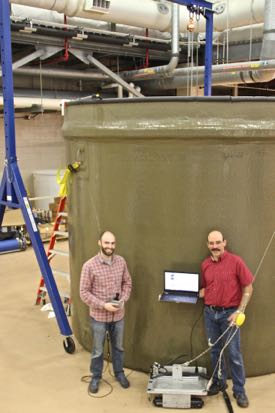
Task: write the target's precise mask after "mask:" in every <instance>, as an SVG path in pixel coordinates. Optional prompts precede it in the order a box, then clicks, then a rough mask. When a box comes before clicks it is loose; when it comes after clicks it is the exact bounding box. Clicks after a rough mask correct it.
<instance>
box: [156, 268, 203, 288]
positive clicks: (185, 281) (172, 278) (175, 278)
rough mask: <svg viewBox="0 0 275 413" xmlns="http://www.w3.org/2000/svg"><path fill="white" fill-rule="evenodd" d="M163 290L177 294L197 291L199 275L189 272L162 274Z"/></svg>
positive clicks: (166, 272)
mask: <svg viewBox="0 0 275 413" xmlns="http://www.w3.org/2000/svg"><path fill="white" fill-rule="evenodd" d="M164 289H165V290H170V291H179V292H181V291H182V292H194V293H197V292H198V291H199V274H197V273H190V272H177V271H176V272H175V271H165V272H164Z"/></svg>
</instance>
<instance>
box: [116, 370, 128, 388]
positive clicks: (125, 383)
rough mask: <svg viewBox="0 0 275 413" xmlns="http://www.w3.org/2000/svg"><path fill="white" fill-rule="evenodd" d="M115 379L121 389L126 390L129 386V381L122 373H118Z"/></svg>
mask: <svg viewBox="0 0 275 413" xmlns="http://www.w3.org/2000/svg"><path fill="white" fill-rule="evenodd" d="M116 379H117V381H118V382H119V383H120V385H121V387H123V388H124V389H128V387H129V386H130V383H129V380H128V379H127V377H126V376H125V374H124V373H119V374H118V375H117V376H116Z"/></svg>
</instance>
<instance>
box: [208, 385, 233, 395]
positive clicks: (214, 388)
mask: <svg viewBox="0 0 275 413" xmlns="http://www.w3.org/2000/svg"><path fill="white" fill-rule="evenodd" d="M227 387H228V385H227V384H226V383H212V384H211V386H210V388H209V390H208V392H207V395H208V396H215V395H216V394H218V393H219V392H220V391H221V392H223V391H224V390H226V389H227Z"/></svg>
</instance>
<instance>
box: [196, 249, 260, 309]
mask: <svg viewBox="0 0 275 413" xmlns="http://www.w3.org/2000/svg"><path fill="white" fill-rule="evenodd" d="M201 276H202V279H201V287H202V288H205V294H204V302H205V304H208V305H214V306H218V307H235V306H236V307H238V305H239V304H240V302H241V298H242V289H243V287H246V286H248V285H249V284H251V283H252V282H253V279H254V277H253V275H252V273H251V272H250V270H249V269H248V268H247V266H246V264H245V263H244V261H243V260H242V259H241V258H240V257H239V256H238V255H234V254H231V253H230V252H227V251H225V252H224V253H223V254H222V256H221V258H220V260H219V261H213V260H212V259H211V257H208V258H206V259H205V260H204V261H203V263H202V266H201Z"/></svg>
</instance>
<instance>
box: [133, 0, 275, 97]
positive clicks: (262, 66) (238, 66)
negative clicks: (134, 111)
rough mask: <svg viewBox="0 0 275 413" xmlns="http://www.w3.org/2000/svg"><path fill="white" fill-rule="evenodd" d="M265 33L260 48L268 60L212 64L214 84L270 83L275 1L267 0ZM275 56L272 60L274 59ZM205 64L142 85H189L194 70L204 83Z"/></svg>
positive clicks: (273, 70)
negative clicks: (168, 77)
mask: <svg viewBox="0 0 275 413" xmlns="http://www.w3.org/2000/svg"><path fill="white" fill-rule="evenodd" d="M265 6H266V8H265V10H266V12H265V22H264V36H263V43H262V49H261V58H266V56H268V57H269V60H260V61H254V62H252V61H250V62H242V63H229V64H221V65H214V66H212V84H213V85H225V84H227V85H228V84H239V83H262V82H270V81H271V80H272V79H274V78H275V35H274V32H275V0H265ZM271 57H273V59H271ZM204 70H205V67H204V66H199V67H193V68H190V67H189V68H179V69H176V70H175V71H174V74H173V75H174V76H173V77H171V78H170V79H162V80H158V79H156V80H150V81H147V82H146V83H145V82H144V83H141V84H140V85H141V87H142V88H144V89H146V90H148V89H177V88H181V87H187V84H188V82H189V76H190V73H191V71H192V73H193V78H194V76H196V75H197V77H196V79H195V81H196V85H198V86H203V78H204V77H203V73H204Z"/></svg>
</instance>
